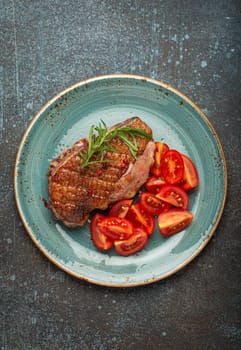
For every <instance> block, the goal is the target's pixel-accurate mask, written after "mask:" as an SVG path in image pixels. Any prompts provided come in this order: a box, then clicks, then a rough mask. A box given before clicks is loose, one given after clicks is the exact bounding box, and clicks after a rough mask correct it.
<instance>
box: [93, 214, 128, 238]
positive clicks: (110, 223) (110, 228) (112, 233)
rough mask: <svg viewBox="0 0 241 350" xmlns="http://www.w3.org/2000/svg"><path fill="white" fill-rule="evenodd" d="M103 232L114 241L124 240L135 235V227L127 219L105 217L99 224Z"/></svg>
mask: <svg viewBox="0 0 241 350" xmlns="http://www.w3.org/2000/svg"><path fill="white" fill-rule="evenodd" d="M99 227H100V228H101V230H102V232H104V234H105V235H106V236H107V237H109V238H110V239H112V240H114V241H115V240H123V239H127V238H129V237H130V236H131V235H132V234H133V225H132V223H131V222H130V221H129V220H126V219H125V218H119V217H114V216H108V217H105V218H104V219H103V220H102V221H100V223H99Z"/></svg>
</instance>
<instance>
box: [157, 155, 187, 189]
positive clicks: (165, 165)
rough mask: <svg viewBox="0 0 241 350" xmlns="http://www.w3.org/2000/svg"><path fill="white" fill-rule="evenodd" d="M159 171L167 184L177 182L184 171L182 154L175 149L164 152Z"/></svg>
mask: <svg viewBox="0 0 241 350" xmlns="http://www.w3.org/2000/svg"><path fill="white" fill-rule="evenodd" d="M161 172H162V175H163V177H164V179H165V180H166V182H168V183H169V184H172V185H173V184H176V183H178V182H179V181H180V180H181V179H182V177H183V173H184V164H183V159H182V155H181V154H180V153H179V152H178V151H176V150H169V151H167V152H166V153H165V154H164V157H163V161H162V165H161Z"/></svg>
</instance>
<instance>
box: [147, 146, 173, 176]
mask: <svg viewBox="0 0 241 350" xmlns="http://www.w3.org/2000/svg"><path fill="white" fill-rule="evenodd" d="M155 146H156V148H155V152H154V164H153V165H152V167H151V169H150V172H151V173H152V174H153V175H154V176H160V175H161V162H162V157H163V155H164V154H165V153H166V151H168V150H169V147H168V145H167V144H166V143H163V142H160V141H157V142H155Z"/></svg>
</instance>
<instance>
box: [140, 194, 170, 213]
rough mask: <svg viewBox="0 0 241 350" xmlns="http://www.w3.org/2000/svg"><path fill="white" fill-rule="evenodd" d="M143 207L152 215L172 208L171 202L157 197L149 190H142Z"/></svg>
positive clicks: (141, 200) (141, 201) (141, 202)
mask: <svg viewBox="0 0 241 350" xmlns="http://www.w3.org/2000/svg"><path fill="white" fill-rule="evenodd" d="M140 204H141V207H142V208H143V209H144V210H145V211H146V212H147V213H148V214H150V215H158V214H160V213H162V212H163V211H167V210H168V209H170V207H171V204H169V203H167V202H164V201H163V200H161V199H159V198H157V197H156V196H155V195H154V194H152V193H149V192H142V194H141V197H140Z"/></svg>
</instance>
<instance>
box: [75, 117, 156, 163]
mask: <svg viewBox="0 0 241 350" xmlns="http://www.w3.org/2000/svg"><path fill="white" fill-rule="evenodd" d="M95 132H96V133H95ZM136 137H141V138H148V139H152V135H150V134H148V133H147V132H145V131H144V130H141V129H138V128H131V127H126V126H122V127H116V128H114V129H108V128H107V126H106V124H105V122H104V121H103V120H102V119H101V121H100V123H99V125H97V126H91V127H90V130H89V144H88V149H87V150H86V151H85V152H80V156H81V158H82V163H81V167H82V168H86V167H87V166H89V165H91V164H95V163H97V162H99V163H103V162H108V161H110V160H105V159H104V156H105V152H118V150H117V149H115V148H114V147H113V146H112V145H110V141H111V140H112V139H114V138H119V139H120V140H122V141H123V142H124V143H125V144H126V145H127V146H128V147H129V150H130V152H131V155H132V156H133V158H134V159H136V157H137V153H138V146H137V141H136ZM94 155H95V156H96V155H98V156H99V159H98V161H97V160H92V157H93V156H94Z"/></svg>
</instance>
